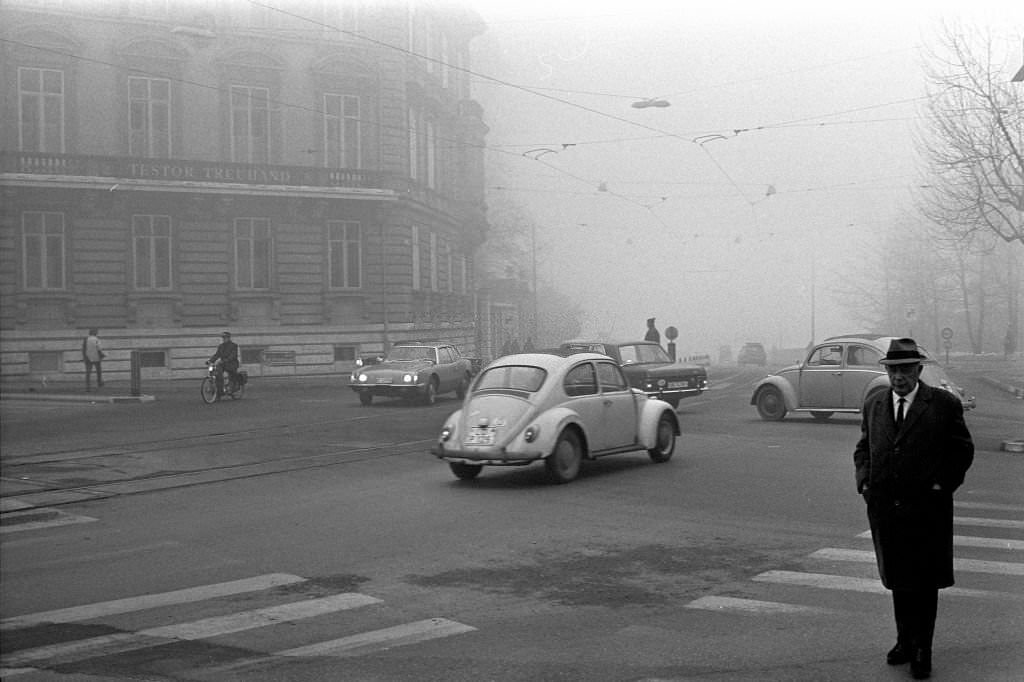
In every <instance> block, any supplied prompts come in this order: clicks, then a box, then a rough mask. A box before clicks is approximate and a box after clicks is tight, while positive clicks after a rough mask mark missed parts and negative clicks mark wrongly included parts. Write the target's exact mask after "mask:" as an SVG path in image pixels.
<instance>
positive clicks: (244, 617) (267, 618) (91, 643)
mask: <svg viewBox="0 0 1024 682" xmlns="http://www.w3.org/2000/svg"><path fill="white" fill-rule="evenodd" d="M380 601H381V600H380V599H377V598H375V597H371V596H368V595H365V594H358V593H354V592H347V593H343V594H335V595H331V596H329V597H321V598H319V599H308V600H306V601H301V602H294V603H291V604H282V605H278V606H270V607H267V608H263V609H255V610H252V611H242V612H239V613H232V614H228V615H226V616H215V617H213V618H204V619H202V620H197V621H193V622H190V623H178V624H176V625H165V626H161V627H155V628H149V629H147V630H139V631H138V632H124V633H117V634H113V635H103V636H100V637H89V638H87V639H82V640H78V641H74V642H63V643H60V644H51V645H47V646H41V647H36V648H33V649H24V650H22V651H18V652H16V653H14V654H11V655H10V656H9V657H4V663H3V664H4V667H5V668H6V667H21V666H25V665H26V664H30V663H34V662H38V661H45V662H46V664H47V665H48V666H52V665H59V664H64V663H71V662H75V661H81V660H85V659H89V658H96V657H98V656H110V655H113V654H122V653H126V652H129V651H138V650H140V649H147V648H150V647H154V646H159V645H161V644H167V643H170V642H175V641H182V640H195V639H207V638H210V637H217V636H219V635H227V634H232V633H235V632H243V631H245V630H252V629H255V628H261V627H265V626H268V625H276V624H279V623H285V622H291V621H296V620H301V619H304V618H313V617H315V616H322V615H325V614H328V613H334V612H336V611H343V610H346V609H354V608H358V607H360V606H367V605H369V604H376V603H379V602H380Z"/></svg>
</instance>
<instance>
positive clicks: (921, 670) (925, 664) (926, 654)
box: [910, 647, 932, 680]
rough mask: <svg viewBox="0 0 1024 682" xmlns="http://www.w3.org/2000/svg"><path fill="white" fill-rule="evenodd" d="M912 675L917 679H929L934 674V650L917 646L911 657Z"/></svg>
mask: <svg viewBox="0 0 1024 682" xmlns="http://www.w3.org/2000/svg"><path fill="white" fill-rule="evenodd" d="M910 675H911V676H912V677H913V678H914V679H915V680H927V679H928V678H929V677H931V676H932V652H931V651H928V649H922V648H920V647H917V648H915V649H914V653H913V656H911V658H910Z"/></svg>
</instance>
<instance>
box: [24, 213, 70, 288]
mask: <svg viewBox="0 0 1024 682" xmlns="http://www.w3.org/2000/svg"><path fill="white" fill-rule="evenodd" d="M21 225H22V234H23V242H22V245H23V246H22V253H23V258H22V269H23V272H24V273H25V279H24V282H25V288H26V289H63V288H64V252H65V248H64V214H63V213H44V212H42V211H27V212H25V213H23V214H22V217H21Z"/></svg>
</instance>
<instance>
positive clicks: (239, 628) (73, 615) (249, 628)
mask: <svg viewBox="0 0 1024 682" xmlns="http://www.w3.org/2000/svg"><path fill="white" fill-rule="evenodd" d="M305 582H307V579H306V578H303V577H301V576H297V575H291V574H283V573H272V574H266V575H260V576H253V577H250V578H243V579H240V580H234V581H228V582H223V583H216V584H211V585H204V586H199V587H192V588H184V589H180V590H174V591H170V592H163V593H158V594H149V595H139V596H137V597H129V598H125V599H116V600H113V601H107V602H100V603H95V604H85V605H81V606H75V607H69V608H65V609H56V610H52V611H45V612H40V613H32V614H25V615H21V616H14V617H11V618H5V619H3V620H2V621H0V632H3V633H4V636H5V639H8V640H9V641H6V642H4V646H3V650H2V652H0V678H2V679H5V680H6V679H10V678H15V677H17V676H20V675H25V674H28V673H32V672H36V671H39V670H41V669H51V668H54V667H55V666H65V665H68V664H73V663H77V662H82V661H87V660H90V659H95V658H99V657H105V656H115V655H120V654H128V653H131V652H137V651H141V650H145V649H152V648H155V647H159V646H164V645H168V644H175V643H182V642H196V641H206V642H208V641H211V640H214V639H215V638H218V637H223V636H226V635H233V634H239V633H251V632H255V631H258V630H261V629H265V628H270V627H276V626H281V625H286V624H288V625H294V624H296V623H298V622H300V621H303V620H311V619H316V618H322V617H333V618H335V619H339V620H338V622H339V623H340V624H341V625H342V626H344V625H345V621H344V618H343V617H344V614H345V613H346V612H350V611H356V610H365V609H372V608H373V607H376V606H381V605H383V604H384V602H383V600H381V599H378V598H376V597H373V596H371V595H367V594H362V593H358V592H340V593H336V594H329V595H326V596H316V597H313V596H306V598H301V599H297V600H290V601H283V602H282V603H278V604H273V605H270V606H262V607H260V608H254V609H243V610H238V611H234V610H230V609H231V605H232V604H234V603H245V602H246V601H248V600H250V599H252V598H253V597H254V596H257V595H259V596H261V597H262V598H267V597H268V595H273V594H278V595H279V596H280V598H281V599H287V598H288V595H294V594H296V592H295V591H294V590H283V591H281V590H279V589H278V588H282V587H288V586H297V585H301V584H303V583H305ZM275 590H276V591H277V592H275ZM200 602H203V603H204V605H205V606H207V607H209V605H210V604H217V605H218V606H219V607H220V608H223V609H225V610H226V612H224V613H221V614H219V615H214V616H208V617H205V618H200V619H197V620H191V621H183V622H175V623H170V624H160V625H152V626H149V627H141V628H138V629H119V628H118V627H117V625H116V623H117V622H118V621H117V620H116V618H117V617H118V616H125V615H126V614H132V615H133V621H132V622H136V619H139V618H142V622H144V621H145V620H146V618H145V615H146V614H147V612H151V613H152V614H153V615H152V618H153V619H154V620H156V621H160V620H162V619H163V618H165V617H166V615H160V613H161V611H160V610H161V609H164V608H166V607H175V606H181V605H186V604H198V603H200ZM372 620H374V619H373V618H371V621H372ZM67 624H88V625H89V626H90V627H83V628H82V630H81V632H82V633H90V632H96V631H98V630H107V632H105V633H104V634H96V635H93V636H83V637H81V638H78V639H71V640H67V639H66V638H64V637H63V636H61V637H56V639H58V640H59V641H55V642H52V643H42V641H43V640H44V639H45V632H44V631H45V630H46V628H47V627H58V626H61V625H65V626H66V625H67ZM475 629H476V628H474V627H473V626H471V625H466V624H464V623H460V622H458V621H454V620H450V619H447V618H441V617H434V618H427V619H421V620H416V621H411V622H406V623H399V624H393V625H389V626H387V627H383V628H373V629H368V630H365V631H360V632H358V633H355V634H349V635H346V636H344V637H340V638H335V639H329V640H326V641H321V642H317V643H313V644H306V645H303V646H293V647H288V648H282V649H280V650H276V651H274V650H271V651H264V650H259V649H255V648H254V649H252V650H251V652H250V655H249V656H248V657H245V656H243V657H242V658H241V659H240V660H238V661H235V662H234V663H232V664H231V665H230V667H233V668H237V667H244V666H246V665H253V664H256V663H258V662H259V661H261V660H266V659H273V658H277V657H284V658H293V659H294V658H304V657H324V656H333V657H343V656H356V655H364V654H368V653H372V652H376V651H380V650H383V649H389V648H393V647H398V646H408V645H413V644H418V643H421V642H425V641H429V640H433V639H439V638H443V637H452V636H455V635H461V634H465V633H468V632H472V631H474V630H475ZM19 630H21V631H33V632H35V633H36V635H37V636H36V637H35V638H34V639H33V641H39V643H37V644H32V645H27V646H20V647H19V646H17V645H16V644H15V645H12V642H18V641H19V640H20V641H24V640H25V639H26V638H25V637H19V638H12V637H11V634H13V633H16V631H19ZM8 633H11V634H8Z"/></svg>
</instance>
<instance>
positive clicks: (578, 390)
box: [431, 353, 679, 483]
mask: <svg viewBox="0 0 1024 682" xmlns="http://www.w3.org/2000/svg"><path fill="white" fill-rule="evenodd" d="M678 435H679V421H678V418H677V417H676V413H675V410H674V409H673V408H672V406H671V405H669V404H668V403H666V402H664V401H662V400H657V399H655V398H648V397H647V395H645V394H644V392H643V391H641V390H639V389H634V388H631V387H630V385H629V382H628V381H627V380H626V377H625V375H624V374H623V372H622V368H621V367H620V366H619V365H618V364H617V363H616V362H615V361H613V360H612V359H611V358H609V357H608V356H606V355H601V354H599V353H577V354H574V355H569V356H568V357H563V356H561V355H557V354H549V353H523V354H519V355H506V356H504V357H501V358H499V359H497V360H495V361H494V362H492V363H491V364H489V365H488V366H487V367H485V368H484V370H483V371H482V372H481V373H480V374H479V375H478V376H477V377H476V380H475V381H474V382H473V385H472V387H471V389H470V392H469V393H468V394H467V395H466V397H465V400H464V401H463V404H462V409H460V410H458V411H456V412H455V413H453V414H452V415H451V416H450V417H448V419H447V420H446V421H445V424H444V428H442V429H441V434H440V436H439V437H438V440H437V443H436V445H435V446H434V447H433V448H431V452H432V453H433V454H434V455H436V456H437V457H438V458H440V459H442V460H444V461H446V462H448V465H449V466H450V467H451V470H452V472H453V473H454V474H455V475H456V476H457V477H458V478H460V479H472V478H475V477H476V476H477V475H478V474H479V473H480V471H481V469H482V468H483V467H484V466H521V465H526V464H530V463H532V462H536V461H538V460H543V461H544V465H545V468H546V469H547V473H548V475H549V477H550V478H551V480H552V481H553V482H555V483H568V482H569V481H571V480H573V479H574V478H576V476H577V475H578V474H579V471H580V467H581V465H582V461H583V460H584V459H596V458H597V457H603V456H605V455H612V454H616V453H621V452H632V451H636V450H646V451H647V453H648V455H649V456H650V458H651V459H652V460H653V461H655V462H667V461H668V460H669V459H671V457H672V453H673V452H675V447H676V436H678Z"/></svg>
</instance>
